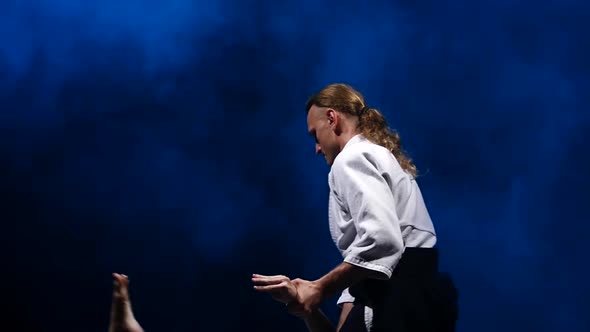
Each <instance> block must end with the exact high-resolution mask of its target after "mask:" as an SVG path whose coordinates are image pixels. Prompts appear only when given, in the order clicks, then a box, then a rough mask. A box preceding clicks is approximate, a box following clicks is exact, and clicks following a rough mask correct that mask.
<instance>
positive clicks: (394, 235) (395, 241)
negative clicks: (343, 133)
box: [332, 152, 404, 279]
mask: <svg viewBox="0 0 590 332" xmlns="http://www.w3.org/2000/svg"><path fill="white" fill-rule="evenodd" d="M341 157H342V158H340V160H337V162H335V163H334V165H333V166H332V173H333V176H334V185H335V190H336V192H337V193H338V195H339V196H340V197H341V198H342V201H343V202H344V205H345V206H346V207H347V208H348V211H349V212H350V215H351V217H352V219H353V223H354V226H355V228H356V233H357V234H356V237H355V239H354V240H353V243H352V244H351V245H350V246H349V247H348V248H347V249H346V250H345V251H344V252H343V256H344V261H345V262H348V263H350V264H353V265H357V266H360V267H363V268H366V269H369V270H373V271H377V272H380V273H381V277H379V279H389V278H390V277H391V274H392V272H393V269H394V268H395V266H396V265H397V263H398V261H399V259H400V258H401V254H402V252H403V249H404V244H403V238H402V234H401V229H400V225H399V219H398V216H397V213H396V209H395V200H394V198H393V194H392V192H391V190H390V188H389V186H388V184H387V181H386V179H385V177H384V175H383V174H381V172H380V171H379V169H378V167H377V165H376V162H375V161H374V158H372V156H371V155H370V154H369V153H367V152H358V153H347V154H346V155H343V154H341Z"/></svg>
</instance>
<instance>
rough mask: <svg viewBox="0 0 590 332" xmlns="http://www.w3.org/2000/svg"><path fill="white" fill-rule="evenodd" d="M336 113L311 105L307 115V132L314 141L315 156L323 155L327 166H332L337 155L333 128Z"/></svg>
mask: <svg viewBox="0 0 590 332" xmlns="http://www.w3.org/2000/svg"><path fill="white" fill-rule="evenodd" d="M335 116H336V112H335V111H334V110H333V109H329V108H326V107H317V106H315V105H313V106H312V107H311V108H310V109H309V113H308V114H307V130H308V131H309V134H310V135H311V137H313V138H314V139H315V143H316V144H315V152H316V154H323V155H324V157H325V158H326V162H327V163H328V165H330V166H332V163H333V162H334V159H335V158H336V156H337V155H338V152H339V151H338V150H339V148H338V144H337V141H336V134H335V132H334V128H335Z"/></svg>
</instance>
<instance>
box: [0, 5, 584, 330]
mask: <svg viewBox="0 0 590 332" xmlns="http://www.w3.org/2000/svg"><path fill="white" fill-rule="evenodd" d="M589 12H590V5H589V4H588V2H586V1H573V0H565V1H560V2H557V1H554V2H545V1H530V0H529V1H518V2H512V1H453V0H450V1H396V2H390V1H376V0H375V1H373V0H370V1H366V2H352V1H345V2H336V1H322V2H312V1H303V2H302V1H291V0H285V1H268V0H246V1H231V0H225V1H224V0H222V1H189V0H168V1H151V0H144V1H139V0H128V1H115V0H103V1H65V0H52V1H49V0H36V1H35V0H28V1H27V0H23V1H17V0H3V1H2V2H0V161H1V162H0V188H1V191H2V205H3V208H2V212H3V217H2V229H1V231H0V243H1V247H0V249H1V250H0V252H2V272H3V273H2V274H3V277H2V279H3V282H2V286H3V292H2V294H3V296H2V300H3V302H4V306H3V307H4V308H5V309H4V312H3V314H4V315H5V316H4V317H5V319H3V322H4V323H3V324H8V325H10V326H14V327H13V328H12V330H14V331H62V332H63V331H106V329H107V326H108V319H109V308H110V303H111V286H112V277H111V273H112V272H120V273H125V274H127V275H129V276H130V280H131V299H132V303H133V308H134V311H135V315H136V317H137V319H138V320H139V322H140V323H141V324H142V326H143V327H144V328H145V329H146V330H148V331H168V332H173V331H238V330H253V331H304V330H305V326H304V325H303V323H302V322H300V321H299V320H298V319H297V318H295V317H292V316H290V315H289V314H288V313H287V312H286V310H285V308H284V307H283V306H281V305H280V304H277V303H276V302H274V301H272V299H271V298H270V297H268V296H266V295H265V294H260V293H257V292H255V291H254V290H253V289H252V284H251V280H250V276H251V274H252V273H262V274H285V275H288V276H290V277H293V278H296V277H300V278H304V279H314V278H317V277H320V276H321V275H323V274H324V273H326V272H328V271H329V270H330V269H331V268H332V267H334V266H336V265H337V264H338V263H339V262H340V257H339V254H338V252H337V250H336V248H335V246H334V244H333V243H332V241H331V239H330V235H329V230H328V225H327V198H328V183H327V174H328V171H329V168H328V166H327V165H325V162H324V160H323V158H321V157H317V156H315V154H314V142H313V141H312V140H311V139H310V138H309V136H308V134H307V128H306V119H305V110H304V106H305V102H306V100H307V98H308V97H309V96H310V95H311V94H313V93H314V92H316V91H318V90H320V89H321V88H322V87H324V86H325V85H327V84H330V83H336V82H342V83H348V84H350V85H352V86H354V87H355V88H357V89H358V90H360V91H361V92H362V93H363V94H364V95H365V97H366V99H367V102H368V104H369V105H371V106H372V107H375V108H378V109H380V110H381V111H382V112H383V113H384V114H385V116H386V117H387V119H388V121H389V123H390V125H391V126H392V127H393V128H395V129H397V130H398V132H399V133H400V135H401V137H402V142H403V146H404V148H405V149H406V150H407V151H408V153H409V154H410V155H411V156H412V158H413V159H414V161H415V163H416V165H417V167H418V168H419V170H420V171H421V174H422V176H421V177H420V178H419V183H420V186H421V189H422V192H423V194H424V197H425V200H426V203H427V206H428V207H429V211H430V214H431V216H432V218H433V221H434V224H435V227H436V230H437V232H438V237H439V240H438V246H439V248H440V250H441V269H443V270H445V271H448V272H450V273H451V274H452V275H453V277H454V279H455V282H456V283H457V286H458V288H459V292H460V314H459V316H460V317H459V323H458V330H459V331H480V332H484V331H562V330H563V331H588V330H590V320H589V318H588V312H589V309H590V303H589V301H588V299H589V298H590V286H589V282H588V272H589V269H588V267H587V265H588V249H587V244H588V243H587V242H586V241H587V239H588V234H589V232H590V223H589V221H590V220H589V219H588V203H589V198H590V195H589V193H588V186H589V185H590V177H589V176H588V170H589V169H590V156H589V153H588V151H589V150H588V140H587V135H586V133H587V132H588V130H590V121H589V116H588V109H589V106H590V93H589V91H590V60H589V59H590V43H589V40H590V24H589V23H588V19H589V17H590V15H589V14H588V13H589ZM584 262H586V263H584ZM335 301H336V299H335V298H332V299H329V300H328V301H327V302H326V303H324V305H323V308H324V310H325V312H326V313H327V314H328V315H329V316H330V317H331V318H332V319H333V320H335V319H336V318H337V315H338V312H337V308H336V305H335ZM8 325H7V326H8Z"/></svg>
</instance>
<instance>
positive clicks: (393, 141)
mask: <svg viewBox="0 0 590 332" xmlns="http://www.w3.org/2000/svg"><path fill="white" fill-rule="evenodd" d="M313 105H316V106H317V107H330V108H333V109H335V110H336V111H338V112H341V113H346V114H350V115H353V116H356V117H358V119H359V121H358V131H359V132H360V133H361V134H362V135H363V136H364V137H365V138H367V139H368V140H369V141H371V142H373V143H375V144H379V145H381V146H383V147H385V148H386V149H388V150H389V151H391V153H393V155H394V156H395V158H396V159H397V161H398V162H399V164H400V165H401V167H402V168H403V169H404V170H405V171H407V172H408V173H410V174H411V175H412V176H413V177H416V176H417V174H418V170H417V169H416V166H415V165H414V163H413V161H412V159H411V158H410V157H409V156H408V155H407V154H406V152H405V151H404V150H403V149H402V142H401V138H400V136H399V134H398V133H397V131H395V130H394V129H391V128H389V125H388V124H387V120H386V119H385V117H384V116H383V114H381V112H379V111H378V110H377V109H375V108H369V107H367V105H366V104H365V99H364V97H363V95H362V94H361V93H360V92H358V91H356V90H355V89H354V88H353V87H351V86H350V85H347V84H330V85H328V86H327V87H325V88H323V89H322V90H321V91H320V92H318V93H316V94H315V95H313V96H311V97H310V98H309V100H308V101H307V103H306V105H305V109H306V112H309V109H310V108H311V107H312V106H313Z"/></svg>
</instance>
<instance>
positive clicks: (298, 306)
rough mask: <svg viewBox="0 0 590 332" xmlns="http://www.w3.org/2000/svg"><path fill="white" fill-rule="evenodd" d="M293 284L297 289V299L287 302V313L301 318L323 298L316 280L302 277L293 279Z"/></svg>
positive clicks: (307, 314) (310, 311)
mask: <svg viewBox="0 0 590 332" xmlns="http://www.w3.org/2000/svg"><path fill="white" fill-rule="evenodd" d="M293 284H294V285H295V288H296V290H297V299H296V301H293V302H291V303H289V304H288V310H289V313H291V314H293V315H295V316H297V317H301V318H305V317H308V316H309V315H311V314H312V313H313V311H314V310H316V309H317V308H318V307H319V306H320V304H321V303H322V301H323V300H324V294H323V292H322V289H321V288H320V286H319V285H318V284H317V283H316V282H313V281H308V280H303V279H294V280H293Z"/></svg>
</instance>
